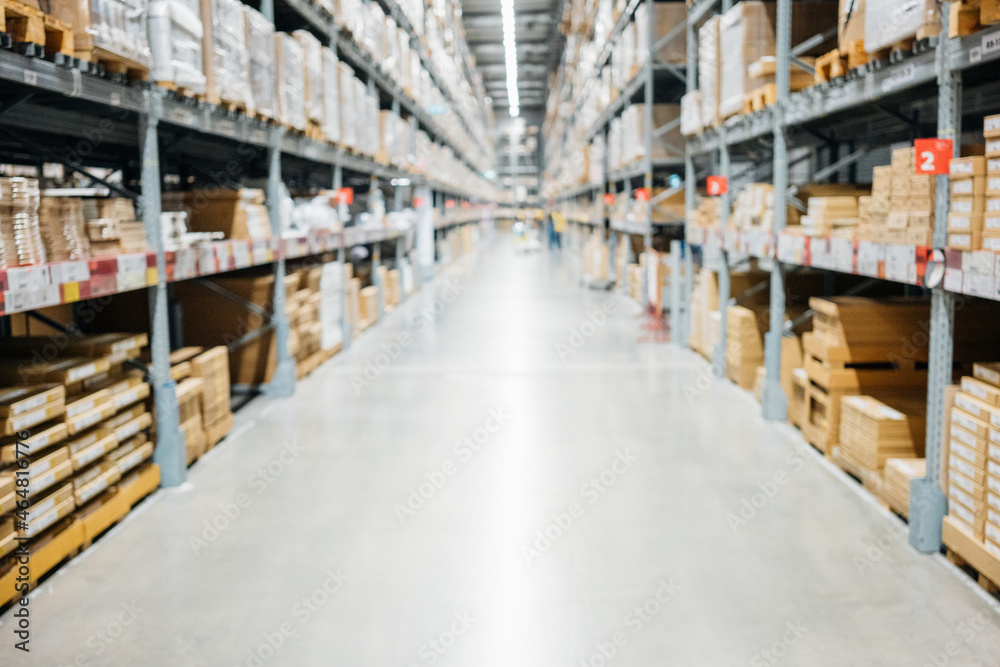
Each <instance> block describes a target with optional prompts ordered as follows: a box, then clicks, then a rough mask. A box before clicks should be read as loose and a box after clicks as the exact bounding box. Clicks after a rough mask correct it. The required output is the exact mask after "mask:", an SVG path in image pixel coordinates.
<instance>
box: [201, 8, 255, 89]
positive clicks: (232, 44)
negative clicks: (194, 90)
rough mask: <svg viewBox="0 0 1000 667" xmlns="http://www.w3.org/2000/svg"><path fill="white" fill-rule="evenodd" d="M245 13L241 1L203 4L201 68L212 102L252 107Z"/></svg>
mask: <svg viewBox="0 0 1000 667" xmlns="http://www.w3.org/2000/svg"><path fill="white" fill-rule="evenodd" d="M245 9H246V5H244V4H243V3H242V2H240V0H201V21H202V26H203V27H204V35H205V37H204V41H203V43H202V65H203V71H204V75H205V92H206V93H207V95H208V99H209V101H210V102H215V103H218V102H219V101H221V100H225V101H227V102H237V103H242V104H244V105H247V106H251V105H250V104H249V103H250V52H249V50H248V49H247V30H246V16H245Z"/></svg>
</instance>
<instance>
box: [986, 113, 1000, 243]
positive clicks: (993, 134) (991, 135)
mask: <svg viewBox="0 0 1000 667" xmlns="http://www.w3.org/2000/svg"><path fill="white" fill-rule="evenodd" d="M983 134H984V135H985V138H986V203H985V205H984V218H983V250H992V251H993V252H1000V115H998V116H987V117H986V118H985V119H984V120H983Z"/></svg>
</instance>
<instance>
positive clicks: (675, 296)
mask: <svg viewBox="0 0 1000 667" xmlns="http://www.w3.org/2000/svg"><path fill="white" fill-rule="evenodd" d="M683 247H684V243H683V242H682V241H671V242H670V332H671V334H670V338H671V340H673V341H674V342H677V344H678V345H682V346H684V345H686V343H685V341H686V340H687V338H686V337H684V336H683V335H682V333H681V328H682V326H683V325H682V323H681V318H682V315H681V307H680V303H681V278H680V276H681V253H682V250H681V249H682V248H683Z"/></svg>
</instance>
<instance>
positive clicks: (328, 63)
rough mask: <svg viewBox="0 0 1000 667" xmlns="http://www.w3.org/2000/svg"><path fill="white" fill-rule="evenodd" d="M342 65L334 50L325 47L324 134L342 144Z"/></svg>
mask: <svg viewBox="0 0 1000 667" xmlns="http://www.w3.org/2000/svg"><path fill="white" fill-rule="evenodd" d="M339 100H340V63H339V62H338V61H337V55H336V54H335V53H334V52H333V50H332V49H329V48H327V47H325V46H324V47H323V112H324V113H323V133H324V134H325V135H326V138H327V140H328V141H332V142H334V143H340V102H339Z"/></svg>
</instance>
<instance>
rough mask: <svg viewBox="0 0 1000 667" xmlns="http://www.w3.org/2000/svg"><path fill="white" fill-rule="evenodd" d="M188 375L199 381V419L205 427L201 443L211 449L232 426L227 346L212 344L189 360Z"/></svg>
mask: <svg viewBox="0 0 1000 667" xmlns="http://www.w3.org/2000/svg"><path fill="white" fill-rule="evenodd" d="M190 364H191V377H192V378H196V379H198V380H200V381H201V388H200V389H201V390H200V391H199V392H198V399H199V401H200V406H199V407H200V413H201V420H202V424H203V427H204V430H205V447H206V449H211V448H212V447H214V446H215V445H216V444H217V443H218V442H219V440H221V439H222V438H223V437H224V436H225V435H226V434H227V433H229V431H230V430H231V429H232V427H233V413H232V412H231V410H230V403H229V391H230V383H229V349H228V348H227V347H226V346H224V345H219V346H216V347H213V348H211V349H209V350H206V351H205V352H202V353H201V354H199V355H197V356H195V357H193V358H192V359H191V361H190Z"/></svg>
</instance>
